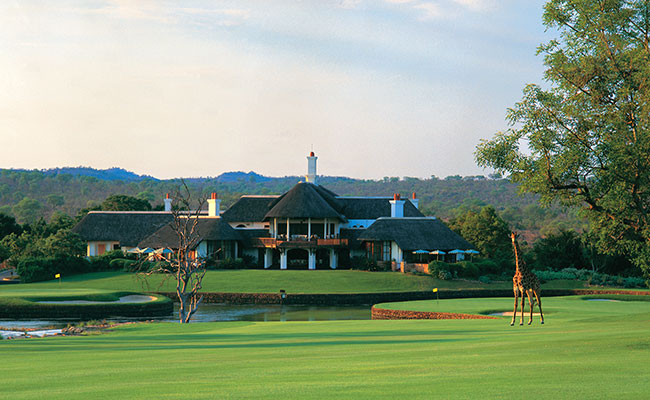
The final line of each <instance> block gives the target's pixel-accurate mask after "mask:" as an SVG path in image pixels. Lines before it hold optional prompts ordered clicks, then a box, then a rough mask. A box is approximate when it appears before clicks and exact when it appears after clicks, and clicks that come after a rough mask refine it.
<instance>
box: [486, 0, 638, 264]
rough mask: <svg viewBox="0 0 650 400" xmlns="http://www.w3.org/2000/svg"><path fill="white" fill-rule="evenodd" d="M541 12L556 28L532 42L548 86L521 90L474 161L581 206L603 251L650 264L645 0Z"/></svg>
mask: <svg viewBox="0 0 650 400" xmlns="http://www.w3.org/2000/svg"><path fill="white" fill-rule="evenodd" d="M543 20H544V24H545V25H546V27H547V28H551V29H556V30H557V31H558V32H559V38H558V39H555V40H551V41H550V42H548V43H546V44H543V45H541V46H540V47H539V50H538V52H539V53H542V54H544V55H545V57H544V63H545V65H546V67H547V69H546V74H545V76H546V80H547V81H548V82H549V84H550V85H549V87H548V88H542V87H540V86H538V85H528V86H527V87H526V88H525V89H524V95H523V99H522V100H521V102H519V103H517V104H516V105H515V106H514V107H513V108H512V109H510V110H509V111H508V120H509V122H510V124H511V125H512V128H510V129H508V130H507V131H505V132H500V133H497V134H496V136H495V137H494V138H492V139H491V140H489V141H483V142H482V143H481V144H479V146H478V148H477V151H476V160H477V162H478V164H479V165H481V166H484V167H492V168H494V169H495V170H496V171H497V172H500V173H509V174H510V179H511V180H512V181H514V182H516V183H520V184H521V188H522V189H523V190H524V191H528V192H533V193H537V194H539V195H540V196H541V200H542V201H544V202H546V203H550V202H552V201H560V202H561V203H562V204H565V205H569V206H578V207H581V208H582V209H583V210H584V215H586V216H588V217H589V218H590V221H591V225H592V230H593V231H594V232H595V233H596V234H597V235H598V244H599V248H600V249H601V250H603V251H606V252H608V253H610V254H616V253H618V254H627V255H628V256H629V257H630V258H631V259H632V261H633V262H634V263H635V264H636V265H637V266H638V267H640V268H642V269H643V270H645V271H648V272H650V246H649V241H650V224H649V222H650V221H649V220H648V219H649V218H650V82H649V81H650V47H649V44H648V37H650V2H648V1H643V0H550V1H549V2H548V3H547V4H546V6H545V12H544V17H543ZM523 141H525V142H526V143H527V150H524V151H522V150H520V148H519V145H520V143H521V142H523Z"/></svg>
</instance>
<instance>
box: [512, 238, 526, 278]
mask: <svg viewBox="0 0 650 400" xmlns="http://www.w3.org/2000/svg"><path fill="white" fill-rule="evenodd" d="M512 247H513V248H514V249H515V268H516V270H515V271H516V273H517V274H521V273H523V272H524V271H526V264H525V263H524V260H523V259H522V258H521V254H520V252H519V244H518V243H517V240H516V239H515V240H514V241H513V242H512Z"/></svg>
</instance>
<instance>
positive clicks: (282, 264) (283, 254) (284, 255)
mask: <svg viewBox="0 0 650 400" xmlns="http://www.w3.org/2000/svg"><path fill="white" fill-rule="evenodd" d="M280 269H287V250H280Z"/></svg>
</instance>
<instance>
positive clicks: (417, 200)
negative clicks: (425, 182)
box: [411, 192, 420, 209]
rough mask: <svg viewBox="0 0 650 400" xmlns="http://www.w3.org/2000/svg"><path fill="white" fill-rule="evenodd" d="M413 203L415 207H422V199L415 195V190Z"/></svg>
mask: <svg viewBox="0 0 650 400" xmlns="http://www.w3.org/2000/svg"><path fill="white" fill-rule="evenodd" d="M411 203H412V204H413V205H414V206H415V208H417V209H420V199H418V198H417V197H415V192H413V196H412V197H411Z"/></svg>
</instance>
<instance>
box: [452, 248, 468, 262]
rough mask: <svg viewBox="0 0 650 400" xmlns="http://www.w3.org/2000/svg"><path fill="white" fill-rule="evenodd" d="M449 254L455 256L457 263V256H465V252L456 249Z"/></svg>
mask: <svg viewBox="0 0 650 400" xmlns="http://www.w3.org/2000/svg"><path fill="white" fill-rule="evenodd" d="M449 254H456V261H458V254H465V250H460V249H456V250H452V251H450V252H449Z"/></svg>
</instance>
